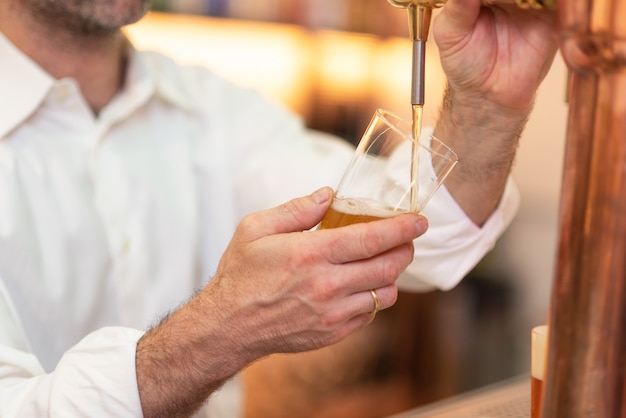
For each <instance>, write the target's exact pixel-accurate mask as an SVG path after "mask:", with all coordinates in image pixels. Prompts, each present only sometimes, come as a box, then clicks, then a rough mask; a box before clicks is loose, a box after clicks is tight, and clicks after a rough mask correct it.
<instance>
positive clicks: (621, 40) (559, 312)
mask: <svg viewBox="0 0 626 418" xmlns="http://www.w3.org/2000/svg"><path fill="white" fill-rule="evenodd" d="M625 13H626V4H624V2H621V3H620V1H619V0H559V6H558V8H557V15H558V22H559V23H558V25H559V33H560V35H561V52H562V55H563V57H564V59H565V61H566V63H567V65H568V68H569V70H570V73H571V77H572V83H571V88H570V97H569V103H570V104H569V116H568V125H567V141H566V152H565V161H564V171H563V182H562V196H561V202H560V225H559V228H560V240H559V247H558V254H557V267H556V272H555V275H556V277H555V280H554V283H553V290H552V295H551V297H552V299H551V306H550V317H549V324H550V340H549V349H548V366H547V368H548V370H547V373H546V381H545V384H544V388H545V389H544V397H543V399H544V404H543V409H542V417H544V418H561V417H567V418H594V417H598V418H617V417H626V261H625V257H626V94H625V93H626V48H625V46H626V21H625V20H624V16H626V14H625Z"/></svg>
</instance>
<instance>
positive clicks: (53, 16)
mask: <svg viewBox="0 0 626 418" xmlns="http://www.w3.org/2000/svg"><path fill="white" fill-rule="evenodd" d="M0 1H4V0H0ZM22 4H23V5H24V6H25V7H27V8H28V9H29V10H30V11H31V13H32V16H33V17H34V18H35V19H36V20H37V21H38V23H40V24H43V25H45V26H47V27H48V28H50V29H53V30H55V31H56V30H61V31H64V32H66V33H68V34H70V35H77V36H89V37H100V36H108V35H111V34H115V33H117V32H118V31H119V30H120V29H121V28H122V27H123V26H125V25H128V24H131V23H134V22H136V21H138V20H139V19H141V18H142V17H143V16H144V15H145V14H146V12H147V11H148V8H149V5H150V0H22Z"/></svg>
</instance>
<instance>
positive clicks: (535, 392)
mask: <svg viewBox="0 0 626 418" xmlns="http://www.w3.org/2000/svg"><path fill="white" fill-rule="evenodd" d="M547 344H548V326H547V325H539V326H536V327H534V328H533V329H532V333H531V350H530V357H531V359H530V416H531V418H539V417H540V416H541V400H542V397H543V394H542V392H543V381H544V374H545V370H546V360H547V358H546V355H547V350H546V348H547V346H548V345H547Z"/></svg>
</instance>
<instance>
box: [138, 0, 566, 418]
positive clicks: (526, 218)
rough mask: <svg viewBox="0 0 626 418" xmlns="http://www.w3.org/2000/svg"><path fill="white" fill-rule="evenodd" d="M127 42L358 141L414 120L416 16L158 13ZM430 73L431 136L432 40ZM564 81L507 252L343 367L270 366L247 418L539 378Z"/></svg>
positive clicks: (528, 153) (535, 127) (538, 126)
mask: <svg viewBox="0 0 626 418" xmlns="http://www.w3.org/2000/svg"><path fill="white" fill-rule="evenodd" d="M435 13H436V12H435ZM127 33H128V36H129V37H130V39H131V40H132V41H133V42H134V43H135V45H136V46H137V47H138V48H140V49H152V50H158V51H161V52H164V53H167V54H169V55H171V56H172V57H174V58H175V59H176V60H178V61H180V62H181V63H185V64H200V65H205V66H207V67H209V68H212V69H213V70H214V71H215V72H216V73H218V74H221V75H223V76H224V77H226V78H228V79H231V80H233V81H235V82H236V83H238V84H240V85H242V86H247V87H253V88H257V89H259V90H261V91H262V92H264V93H265V94H266V95H267V96H268V97H270V98H271V99H272V100H276V101H279V102H281V103H283V104H284V105H285V106H286V107H288V108H290V109H292V110H293V111H294V112H296V113H298V114H300V115H301V116H302V118H303V119H304V120H305V122H306V123H307V125H308V126H310V127H311V128H315V129H319V130H322V131H326V132H330V133H333V134H336V135H339V136H341V137H342V138H344V139H346V140H347V141H351V142H355V141H356V140H357V138H358V137H359V136H360V134H361V133H362V132H363V131H364V129H365V127H366V125H367V123H368V121H369V119H370V117H371V115H372V113H373V111H374V109H376V108H379V107H382V108H387V109H389V110H392V111H394V112H396V113H398V114H401V115H403V116H406V117H407V118H408V117H410V113H411V109H410V83H411V80H410V79H411V42H410V41H409V38H408V21H407V15H406V10H403V9H397V8H394V7H392V6H391V5H390V4H389V3H388V2H387V1H386V0H257V1H253V2H249V1H246V2H244V1H243V0H155V1H154V3H153V11H152V12H151V13H150V14H149V15H148V16H147V17H146V18H145V19H143V20H142V21H141V22H139V23H137V24H135V25H132V26H130V27H128V28H127ZM426 63H427V69H426V71H427V72H426V100H425V103H426V104H425V107H424V115H425V122H424V123H425V124H433V123H435V121H436V118H437V114H438V111H439V103H440V100H441V97H442V93H443V88H444V85H445V80H444V77H443V74H442V71H441V68H440V64H439V58H438V54H437V48H436V44H435V43H434V41H433V40H432V38H431V39H430V40H429V43H428V46H427V58H426ZM566 78H567V70H566V68H565V65H564V64H563V61H562V59H561V58H560V56H558V57H557V59H556V60H555V63H554V65H553V67H552V69H551V71H550V73H549V75H548V77H547V79H546V80H545V82H544V84H543V86H542V88H541V89H540V91H539V94H538V96H537V102H536V103H537V104H536V108H535V111H534V113H533V115H532V117H531V119H530V120H529V122H528V125H527V129H526V130H525V132H524V135H523V138H522V141H521V145H520V149H519V152H518V156H517V160H516V163H515V167H514V173H513V175H514V177H515V180H516V181H517V184H518V186H519V188H520V191H521V195H522V205H521V208H520V211H519V213H518V215H517V217H516V218H515V220H514V221H513V224H512V225H511V227H510V228H509V229H508V231H507V232H506V233H505V235H504V236H503V237H502V239H501V240H500V241H499V242H498V244H497V245H496V247H495V249H494V250H493V251H492V252H491V253H490V254H488V256H487V257H486V258H485V259H484V260H483V261H482V262H481V263H480V264H479V265H478V266H477V267H476V269H474V271H472V272H471V273H470V274H469V275H468V277H467V278H466V279H465V280H463V282H462V283H461V284H460V285H458V286H457V287H456V288H454V289H453V290H451V291H448V292H431V293H426V294H409V293H402V294H401V295H400V298H399V300H398V303H397V305H396V306H395V307H394V308H392V309H389V310H387V311H384V312H382V313H381V314H379V316H378V317H377V319H376V321H374V323H373V324H371V325H370V327H368V328H369V331H368V334H367V335H361V336H357V337H355V338H354V339H352V340H351V341H349V342H347V343H346V344H344V345H343V346H341V347H338V348H337V349H336V351H335V352H333V353H332V355H329V354H328V353H324V352H322V353H313V354H311V355H309V356H308V357H307V356H300V357H289V358H287V359H277V361H276V362H275V363H272V362H271V361H270V362H269V363H268V366H267V367H265V368H263V367H262V366H259V367H258V369H257V372H256V374H255V373H250V375H251V376H253V377H252V378H250V379H251V380H250V379H249V381H248V382H247V383H246V384H247V385H248V388H252V389H251V390H250V391H249V393H252V395H251V398H250V399H249V400H248V401H247V405H248V408H247V409H248V413H247V415H248V416H250V417H251V416H259V417H262V416H263V417H268V416H272V415H273V416H306V415H308V416H320V417H322V416H323V417H332V416H338V417H346V416H359V417H367V416H372V417H375V416H384V415H386V414H391V413H395V412H398V411H401V410H404V409H407V408H409V407H413V406H418V405H421V404H424V403H428V402H432V401H434V400H437V399H441V398H443V397H447V396H450V395H453V394H456V393H459V392H463V391H466V390H469V389H473V388H477V387H481V386H484V385H487V384H490V383H493V382H497V381H500V380H503V379H506V378H509V377H512V376H517V375H520V374H524V373H528V371H529V364H530V350H529V348H530V330H531V328H532V327H533V326H535V325H538V324H543V323H546V321H547V313H548V305H549V300H550V292H551V282H552V276H553V268H554V264H555V263H554V261H555V252H556V244H557V242H556V240H557V227H558V225H557V223H558V217H557V215H558V205H559V196H560V180H561V170H562V159H563V149H564V138H565V124H566V113H567V103H566V100H565V97H566ZM364 347H365V348H364ZM368 350H369V351H368ZM338 353H339V354H338ZM341 353H343V354H341ZM359 356H361V357H362V358H361V357H359ZM270 360H271V359H270ZM285 364H287V366H285ZM283 368H290V371H289V372H285V373H283V374H282V375H281V372H280V370H282V369H283ZM286 375H288V376H290V377H286ZM294 376H296V377H294ZM255 379H256V380H255ZM261 381H262V383H259V382H261ZM294 382H296V383H294ZM324 382H327V384H325V383H324ZM299 384H301V386H302V387H303V389H302V390H301V391H298V390H297V389H296V388H297V387H298V385H299ZM281 391H282V392H281ZM280 393H283V395H280ZM381 403H382V404H384V406H383V407H379V406H374V405H379V404H381ZM290 408H291V409H290ZM313 410H315V411H316V412H312V411H313ZM250 411H255V412H250ZM286 411H290V412H289V413H287V412H286ZM303 411H307V412H306V413H303ZM296 414H298V415H296Z"/></svg>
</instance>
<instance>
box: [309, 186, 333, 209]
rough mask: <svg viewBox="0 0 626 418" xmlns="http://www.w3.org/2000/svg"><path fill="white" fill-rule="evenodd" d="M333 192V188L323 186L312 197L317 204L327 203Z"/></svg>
mask: <svg viewBox="0 0 626 418" xmlns="http://www.w3.org/2000/svg"><path fill="white" fill-rule="evenodd" d="M332 195H333V194H332V192H331V189H329V188H328V187H323V188H321V189H319V190H316V191H315V192H314V193H313V194H312V195H311V197H312V198H313V200H315V202H316V203H317V204H320V205H321V204H322V203H326V202H327V201H328V199H330V198H331V196H332Z"/></svg>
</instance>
